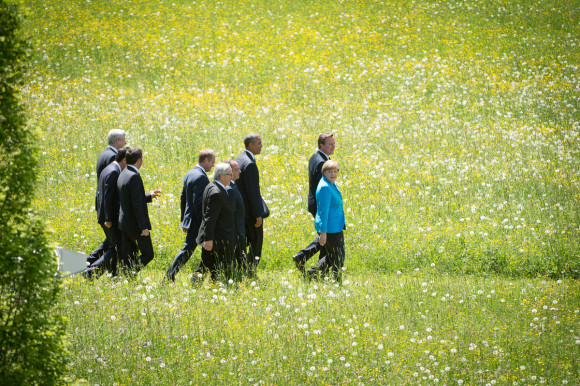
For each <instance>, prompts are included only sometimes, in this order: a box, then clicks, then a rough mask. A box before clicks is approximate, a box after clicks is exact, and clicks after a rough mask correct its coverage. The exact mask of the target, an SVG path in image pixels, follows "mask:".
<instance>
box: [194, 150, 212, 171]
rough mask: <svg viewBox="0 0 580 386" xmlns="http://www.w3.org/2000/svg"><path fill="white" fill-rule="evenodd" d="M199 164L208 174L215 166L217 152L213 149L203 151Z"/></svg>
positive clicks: (198, 158) (199, 156)
mask: <svg viewBox="0 0 580 386" xmlns="http://www.w3.org/2000/svg"><path fill="white" fill-rule="evenodd" d="M197 163H198V164H199V166H201V167H202V168H203V170H205V171H206V172H209V171H210V170H211V168H213V165H214V164H215V152H214V151H213V150H212V149H203V150H201V151H200V152H199V155H198V157H197Z"/></svg>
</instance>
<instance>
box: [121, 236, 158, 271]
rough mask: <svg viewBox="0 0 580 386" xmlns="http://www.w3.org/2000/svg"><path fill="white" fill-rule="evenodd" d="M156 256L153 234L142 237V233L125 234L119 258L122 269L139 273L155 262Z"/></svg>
mask: <svg viewBox="0 0 580 386" xmlns="http://www.w3.org/2000/svg"><path fill="white" fill-rule="evenodd" d="M139 252H141V255H140V256H139ZM154 255H155V254H154V252H153V244H152V243H151V234H149V236H141V232H123V237H122V241H121V255H120V257H119V263H120V264H121V268H122V269H124V270H133V271H139V270H140V269H141V268H143V267H145V266H146V265H147V264H149V263H150V262H151V260H153V257H154Z"/></svg>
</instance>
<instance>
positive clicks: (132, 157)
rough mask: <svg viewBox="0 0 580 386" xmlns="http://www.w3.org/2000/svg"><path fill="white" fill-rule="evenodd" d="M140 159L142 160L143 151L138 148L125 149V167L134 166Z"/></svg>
mask: <svg viewBox="0 0 580 386" xmlns="http://www.w3.org/2000/svg"><path fill="white" fill-rule="evenodd" d="M141 158H143V150H141V149H139V148H138V147H129V148H127V154H126V155H125V159H126V160H127V165H135V164H136V163H137V161H139V160H140V159H141Z"/></svg>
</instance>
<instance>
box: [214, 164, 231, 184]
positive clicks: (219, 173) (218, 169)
mask: <svg viewBox="0 0 580 386" xmlns="http://www.w3.org/2000/svg"><path fill="white" fill-rule="evenodd" d="M213 179H214V180H215V181H219V182H221V183H222V184H223V185H224V186H229V185H230V182H231V181H232V167H231V166H230V164H227V163H225V162H223V163H219V164H217V165H216V166H215V168H214V169H213Z"/></svg>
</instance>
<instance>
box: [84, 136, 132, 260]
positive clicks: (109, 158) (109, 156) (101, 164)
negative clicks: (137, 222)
mask: <svg viewBox="0 0 580 386" xmlns="http://www.w3.org/2000/svg"><path fill="white" fill-rule="evenodd" d="M107 143H108V144H109V146H107V148H106V149H105V150H103V152H102V153H101V154H99V157H98V158H97V185H98V183H99V177H100V176H101V172H102V171H103V170H104V169H105V168H106V167H107V166H109V164H110V163H111V162H113V161H114V160H115V156H116V155H117V153H118V152H119V149H122V148H123V147H124V146H125V145H126V144H127V141H126V140H125V132H124V131H123V130H120V129H113V130H111V131H109V134H108V135H107ZM97 189H98V186H97ZM96 200H97V197H95V209H96ZM109 250H111V244H110V243H109V241H108V239H106V238H105V240H104V241H103V242H102V243H101V244H100V245H99V246H98V247H97V249H95V250H94V251H92V252H91V254H90V255H88V256H87V263H88V264H89V265H90V264H93V263H94V262H95V261H97V260H98V259H99V258H101V257H102V256H103V255H104V254H105V253H106V252H107V251H109Z"/></svg>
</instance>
